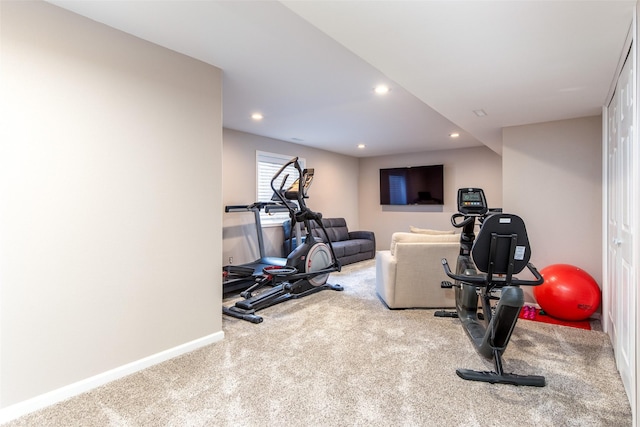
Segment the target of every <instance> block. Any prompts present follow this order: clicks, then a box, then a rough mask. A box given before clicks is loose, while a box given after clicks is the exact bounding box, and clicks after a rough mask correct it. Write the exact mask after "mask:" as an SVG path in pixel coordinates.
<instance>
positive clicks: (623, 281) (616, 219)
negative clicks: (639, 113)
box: [603, 46, 638, 406]
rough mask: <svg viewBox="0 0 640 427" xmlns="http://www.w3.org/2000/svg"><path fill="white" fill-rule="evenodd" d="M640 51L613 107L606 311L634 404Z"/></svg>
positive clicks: (627, 67) (620, 81)
mask: <svg viewBox="0 0 640 427" xmlns="http://www.w3.org/2000/svg"><path fill="white" fill-rule="evenodd" d="M634 49H635V47H634V46H632V47H631V49H630V51H629V55H628V57H627V59H626V62H625V64H624V66H623V67H622V71H621V73H620V75H619V78H618V81H617V84H616V89H615V94H614V96H613V98H612V100H611V103H610V104H609V106H608V108H607V138H606V139H607V141H606V142H607V150H606V152H607V165H606V168H607V174H606V180H607V183H606V185H607V211H606V216H607V227H606V239H607V240H606V242H607V243H606V245H607V261H606V262H607V267H606V271H607V286H606V287H605V289H604V291H605V298H604V301H605V306H604V307H603V309H604V310H603V313H604V317H605V318H604V321H605V322H606V324H605V327H606V330H607V331H608V333H609V335H610V336H611V341H612V344H613V346H614V351H615V355H616V363H617V365H618V370H619V371H620V376H621V377H622V381H623V383H624V387H625V390H626V392H627V395H628V396H629V400H630V402H631V403H632V406H635V405H634V402H636V366H635V361H636V354H635V352H636V328H637V326H636V316H637V287H636V283H637V282H636V277H635V276H636V271H637V266H636V265H634V258H633V250H634V249H633V248H634V238H637V237H638V231H637V226H638V212H635V210H636V209H635V202H636V200H637V199H636V198H635V197H636V196H635V194H636V193H637V192H638V187H637V184H636V182H637V181H636V182H634V168H633V165H634V163H635V162H636V160H635V159H636V157H635V156H636V155H637V153H636V152H635V150H637V147H635V146H634V144H635V143H636V142H635V135H634V130H635V126H636V120H635V114H636V109H635V70H634V65H635V55H634Z"/></svg>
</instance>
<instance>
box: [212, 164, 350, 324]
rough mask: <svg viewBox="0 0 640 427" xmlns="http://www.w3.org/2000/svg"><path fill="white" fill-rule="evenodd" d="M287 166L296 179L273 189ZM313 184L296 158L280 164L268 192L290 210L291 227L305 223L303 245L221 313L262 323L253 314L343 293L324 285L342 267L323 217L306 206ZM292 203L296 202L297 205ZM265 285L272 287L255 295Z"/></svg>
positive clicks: (310, 172) (309, 171)
mask: <svg viewBox="0 0 640 427" xmlns="http://www.w3.org/2000/svg"><path fill="white" fill-rule="evenodd" d="M290 165H293V166H294V167H295V169H296V170H297V171H298V179H296V181H295V182H294V183H293V184H292V185H291V186H290V187H289V188H287V189H286V190H283V188H284V185H280V188H279V189H276V188H275V184H274V183H275V181H277V180H278V178H279V177H280V175H281V174H282V173H283V172H284V171H285V169H286V168H287V167H288V166H290ZM312 181H313V169H305V170H302V168H301V166H300V163H299V162H298V158H297V157H294V158H293V159H291V160H289V162H287V163H286V164H285V165H283V166H282V167H281V168H280V170H279V171H278V172H276V174H275V175H274V176H273V178H272V179H271V189H272V190H273V191H274V194H275V196H276V197H277V198H278V199H279V200H280V201H281V202H282V204H283V205H284V206H287V208H288V209H289V217H290V218H291V223H292V226H293V225H294V224H295V223H297V222H302V223H304V224H305V229H306V231H307V234H306V237H305V240H304V243H303V244H302V245H300V246H298V247H297V248H296V249H295V250H294V251H292V252H291V253H290V254H289V256H288V257H287V260H286V263H285V265H284V266H276V265H274V266H268V267H265V268H264V269H263V273H264V274H263V276H262V277H261V278H259V279H257V280H256V283H255V284H254V285H253V286H251V287H250V288H249V289H247V290H246V291H244V292H243V293H242V294H241V295H242V297H243V298H244V299H242V300H240V301H238V302H236V303H235V305H233V306H231V307H222V312H223V313H224V314H226V315H228V316H232V317H235V318H238V319H242V320H247V321H249V322H252V323H261V322H262V320H263V319H262V317H261V316H258V315H257V314H255V313H256V312H257V311H258V310H262V309H265V308H267V307H271V306H272V305H276V304H279V303H281V302H284V301H288V300H290V299H297V298H302V297H305V296H307V295H311V294H314V293H316V292H319V291H322V290H328V289H330V290H334V291H342V290H344V288H343V287H342V286H341V285H331V284H328V283H326V282H327V279H328V278H329V273H332V272H335V271H340V269H341V266H340V262H339V261H338V259H337V258H336V255H335V253H334V250H333V246H332V245H331V239H330V238H329V236H328V234H327V230H326V229H325V227H324V225H323V224H322V214H321V213H318V212H313V211H312V210H311V209H309V208H308V207H307V205H306V202H305V199H306V198H308V196H307V191H308V189H309V186H310V185H311V182H312ZM291 201H297V202H298V204H297V206H295V204H293V203H291ZM311 221H314V222H315V223H316V224H318V226H319V227H320V229H321V230H322V232H323V235H324V237H325V239H324V240H325V241H326V243H324V242H320V241H318V240H317V239H316V238H315V237H314V236H313V234H312V233H311V226H310V224H311ZM266 286H270V287H271V288H270V289H268V290H263V291H262V292H259V293H257V291H259V290H260V289H261V288H263V287H266Z"/></svg>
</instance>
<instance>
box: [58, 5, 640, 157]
mask: <svg viewBox="0 0 640 427" xmlns="http://www.w3.org/2000/svg"><path fill="white" fill-rule="evenodd" d="M49 2H50V3H53V4H55V5H58V6H60V7H63V8H66V9H69V10H71V11H74V12H77V13H79V14H81V15H84V16H87V17H89V18H91V19H93V20H96V21H98V22H102V23H104V24H107V25H109V26H111V27H114V28H117V29H120V30H122V31H125V32H127V33H130V34H133V35H135V36H138V37H140V38H142V39H145V40H149V41H151V42H153V43H156V44H159V45H161V46H165V47H167V48H169V49H173V50H175V51H177V52H181V53H184V54H186V55H189V56H191V57H194V58H197V59H199V60H202V61H204V62H207V63H210V64H212V65H215V66H217V67H220V68H221V69H222V70H223V72H224V73H223V75H224V87H223V91H224V97H223V114H224V118H223V119H224V126H225V127H227V128H231V129H236V130H241V131H244V132H249V133H254V134H258V135H263V136H267V137H271V138H276V139H281V140H284V141H289V142H295V143H299V144H304V145H309V146H313V147H318V148H323V149H326V150H330V151H334V152H338V153H343V154H347V155H352V156H358V157H365V156H378V155H386V154H393V153H411V152H418V151H425V150H438V149H447V148H460V147H470V146H478V145H482V144H485V145H487V146H489V147H490V148H492V149H493V150H494V151H496V152H498V153H500V152H501V146H502V142H501V134H502V132H501V129H502V128H503V127H505V126H515V125H522V124H528V123H537V122H545V121H552V120H560V119H567V118H574V117H583V116H589V115H597V114H599V113H600V111H601V107H602V105H603V103H604V102H605V101H606V98H607V95H608V92H609V88H610V83H611V81H612V80H613V77H614V74H615V70H616V67H617V65H618V59H619V57H620V55H621V53H622V49H623V45H624V42H625V37H626V35H627V32H628V30H629V27H630V25H631V21H632V14H633V11H634V6H635V3H636V2H635V0H628V1H624V0H600V1H524V0H523V1H483V0H475V1H457V0H448V1H433V0H430V1H349V0H346V1H321V0H316V1H283V2H277V1H220V0H218V1H206V0H200V1H185V0H182V1H141V0H132V1H117V0H99V1H91V0H84V1H80V0H50V1H49ZM380 83H386V84H388V85H389V86H390V87H391V89H392V90H391V92H390V93H388V94H387V95H385V96H379V95H375V94H374V92H373V88H374V86H376V85H377V84H380ZM477 109H483V110H484V111H486V113H487V116H486V117H482V118H480V117H477V116H476V115H475V114H474V113H473V111H474V110H477ZM254 112H261V113H262V114H263V115H264V119H263V120H262V121H260V122H255V121H252V120H251V118H250V116H251V114H252V113H254ZM454 131H458V132H460V134H461V136H460V137H459V138H458V139H456V140H452V139H450V138H449V136H448V135H449V134H450V133H451V132H454ZM359 143H363V144H365V145H366V148H365V149H358V148H357V147H356V146H357V144H359Z"/></svg>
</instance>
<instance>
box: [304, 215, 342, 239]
mask: <svg viewBox="0 0 640 427" xmlns="http://www.w3.org/2000/svg"><path fill="white" fill-rule="evenodd" d="M322 225H324V228H325V229H326V230H327V234H328V235H329V239H331V241H332V242H341V241H344V240H349V229H348V228H347V221H346V220H345V219H344V218H323V219H322ZM311 232H312V233H313V235H314V236H316V237H319V238H321V239H323V240H324V233H323V232H322V230H321V229H320V227H319V226H318V224H316V223H315V222H311Z"/></svg>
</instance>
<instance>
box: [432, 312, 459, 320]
mask: <svg viewBox="0 0 640 427" xmlns="http://www.w3.org/2000/svg"><path fill="white" fill-rule="evenodd" d="M433 315H434V316H435V317H454V318H457V317H458V313H456V312H455V311H444V310H438V311H436V312H435V313H433Z"/></svg>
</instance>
